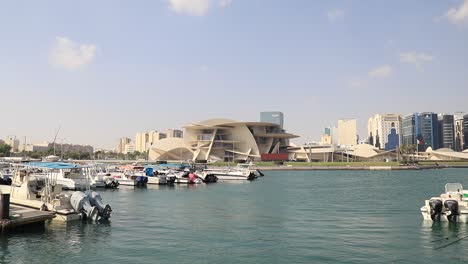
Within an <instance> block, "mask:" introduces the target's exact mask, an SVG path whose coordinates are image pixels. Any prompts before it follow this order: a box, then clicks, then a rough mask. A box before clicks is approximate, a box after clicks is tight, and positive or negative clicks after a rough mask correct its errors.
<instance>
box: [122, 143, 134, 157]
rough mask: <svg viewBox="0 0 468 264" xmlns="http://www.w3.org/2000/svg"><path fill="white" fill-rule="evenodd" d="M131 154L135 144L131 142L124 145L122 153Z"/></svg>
mask: <svg viewBox="0 0 468 264" xmlns="http://www.w3.org/2000/svg"><path fill="white" fill-rule="evenodd" d="M133 152H135V144H133V143H132V142H130V143H127V144H125V147H124V150H123V152H122V153H123V154H131V153H133Z"/></svg>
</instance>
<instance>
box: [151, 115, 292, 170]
mask: <svg viewBox="0 0 468 264" xmlns="http://www.w3.org/2000/svg"><path fill="white" fill-rule="evenodd" d="M296 137H298V136H296V135H293V134H289V133H286V132H285V131H284V129H282V128H281V127H280V125H278V124H275V123H267V122H237V121H234V120H229V119H211V120H206V121H203V122H200V123H197V124H191V125H188V126H186V127H185V132H184V138H183V139H181V138H166V139H163V140H160V141H158V142H156V143H155V144H154V145H153V146H151V148H150V153H149V158H150V159H151V160H168V159H171V160H180V159H191V160H194V161H230V162H231V161H248V160H252V161H255V160H261V158H262V155H263V154H283V155H284V154H287V153H288V147H289V139H291V138H296ZM286 156H287V155H286Z"/></svg>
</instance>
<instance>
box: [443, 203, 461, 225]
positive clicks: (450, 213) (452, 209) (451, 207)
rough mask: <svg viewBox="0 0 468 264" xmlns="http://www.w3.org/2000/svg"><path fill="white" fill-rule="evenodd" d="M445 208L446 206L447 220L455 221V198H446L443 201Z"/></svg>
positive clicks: (456, 208) (456, 206)
mask: <svg viewBox="0 0 468 264" xmlns="http://www.w3.org/2000/svg"><path fill="white" fill-rule="evenodd" d="M444 206H445V208H447V211H448V212H447V213H446V215H447V220H449V222H456V221H457V215H458V202H457V201H455V200H446V201H445V202H444Z"/></svg>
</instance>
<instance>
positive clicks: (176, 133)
mask: <svg viewBox="0 0 468 264" xmlns="http://www.w3.org/2000/svg"><path fill="white" fill-rule="evenodd" d="M166 135H167V137H168V138H183V137H184V131H182V130H179V129H172V128H170V129H168V130H167V131H166Z"/></svg>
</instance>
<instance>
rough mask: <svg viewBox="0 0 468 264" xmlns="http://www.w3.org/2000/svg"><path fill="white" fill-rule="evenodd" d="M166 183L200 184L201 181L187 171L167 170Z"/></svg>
mask: <svg viewBox="0 0 468 264" xmlns="http://www.w3.org/2000/svg"><path fill="white" fill-rule="evenodd" d="M166 177H167V179H168V181H172V182H174V183H176V184H202V183H203V179H202V178H201V177H199V176H198V175H196V174H195V173H192V172H189V171H173V170H169V171H168V172H167V174H166Z"/></svg>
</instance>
